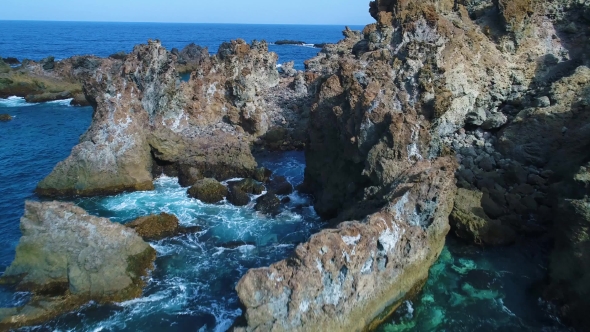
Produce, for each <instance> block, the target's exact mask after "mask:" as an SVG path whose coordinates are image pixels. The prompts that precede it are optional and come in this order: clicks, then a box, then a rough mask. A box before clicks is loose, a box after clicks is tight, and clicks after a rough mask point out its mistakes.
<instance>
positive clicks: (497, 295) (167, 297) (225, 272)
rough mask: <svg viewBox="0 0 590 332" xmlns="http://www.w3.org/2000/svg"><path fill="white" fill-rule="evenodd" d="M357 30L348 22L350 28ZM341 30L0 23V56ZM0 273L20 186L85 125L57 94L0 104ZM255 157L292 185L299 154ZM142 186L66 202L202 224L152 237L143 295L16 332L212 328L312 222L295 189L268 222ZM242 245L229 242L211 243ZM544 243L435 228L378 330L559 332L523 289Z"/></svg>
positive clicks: (20, 298)
mask: <svg viewBox="0 0 590 332" xmlns="http://www.w3.org/2000/svg"><path fill="white" fill-rule="evenodd" d="M351 28H353V29H362V27H354V26H353V27H351ZM343 29H344V27H343V26H298V25H227V24H150V23H82V22H16V21H0V56H2V57H9V56H11V57H17V58H19V59H21V60H22V59H24V58H29V59H34V60H39V59H42V58H44V57H47V56H49V55H51V56H55V57H56V58H57V59H63V58H66V57H70V56H73V55H84V54H94V55H97V56H108V55H109V54H112V53H116V52H118V51H127V52H128V51H131V49H132V48H133V46H134V45H135V44H137V43H145V42H146V41H147V39H150V38H151V39H160V40H161V41H162V43H163V45H164V46H166V47H167V48H172V47H176V48H179V49H181V48H182V47H184V46H185V45H186V44H188V43H191V42H194V43H197V44H199V45H201V46H207V47H209V51H210V52H212V53H214V52H216V50H217V48H218V47H219V45H220V44H221V43H222V42H224V41H229V40H231V39H235V38H243V39H245V40H247V41H251V40H253V39H257V40H262V39H264V40H267V41H269V42H274V41H276V40H281V39H293V40H302V41H305V42H307V43H323V42H336V41H338V40H339V39H341V36H342V35H341V31H342V30H343ZM269 47H270V50H271V51H274V52H276V53H277V54H278V55H279V57H280V62H286V61H295V62H296V67H297V68H299V69H301V68H303V62H304V61H305V60H306V59H308V58H310V57H313V56H314V55H316V54H317V52H318V51H319V50H318V49H315V48H312V47H305V46H293V45H283V46H279V45H272V44H271V45H270V46H269ZM1 113H8V114H11V115H13V116H14V117H15V118H14V119H13V120H12V121H10V122H6V123H2V122H0V169H2V171H3V176H2V177H0V209H1V211H2V214H1V215H0V232H1V233H2V236H1V237H0V271H3V270H4V269H5V268H6V267H7V266H8V265H9V264H10V262H11V261H12V259H13V258H14V252H15V247H16V245H17V243H18V240H19V238H20V231H19V219H20V217H21V216H22V213H23V208H24V200H26V199H38V198H37V197H35V195H34V193H33V190H34V188H35V186H36V184H37V183H38V182H39V181H40V180H41V179H43V177H45V176H46V175H47V174H49V172H50V171H51V170H52V168H53V167H54V166H55V164H57V163H58V162H59V161H61V160H63V159H64V158H66V157H67V156H68V155H69V153H70V150H71V148H72V147H73V146H74V145H76V144H77V142H78V138H79V136H80V135H81V134H82V133H83V132H84V131H85V130H86V129H87V128H88V126H89V124H90V121H91V117H92V109H91V108H88V107H71V106H69V104H68V101H58V102H51V103H42V104H29V103H26V102H25V101H24V100H23V99H22V98H9V99H0V114H1ZM258 162H259V164H261V165H264V166H266V167H268V168H270V169H273V170H274V171H275V172H276V173H278V174H282V175H284V176H286V177H287V178H288V179H289V180H290V181H291V182H292V183H293V184H295V185H296V184H298V183H300V182H301V181H302V180H303V171H304V168H305V157H304V155H303V154H302V153H301V152H287V153H277V154H269V155H260V156H258ZM155 187H156V190H154V191H152V192H137V193H126V194H121V195H116V196H111V197H95V198H87V199H77V200H75V201H74V202H75V203H76V204H78V205H80V206H81V207H83V208H85V209H87V211H88V212H89V213H91V214H94V215H98V216H103V217H108V218H110V219H111V220H112V221H115V222H121V223H125V222H127V221H129V220H132V219H133V218H136V217H138V216H142V215H146V214H150V213H159V212H168V213H173V214H175V215H176V216H177V217H178V218H179V219H180V222H181V224H183V225H185V226H193V225H198V226H201V227H202V229H203V231H202V232H200V233H196V234H192V235H184V236H180V237H175V238H171V239H166V240H162V241H156V242H152V243H151V245H152V246H153V247H154V248H155V249H156V251H157V253H158V258H157V260H156V266H157V269H156V270H155V272H154V273H153V274H152V275H151V277H150V279H149V281H148V285H147V287H146V289H145V292H144V295H143V296H142V297H141V298H139V299H136V300H132V301H127V302H124V303H118V304H114V305H109V306H100V305H97V304H95V303H89V304H88V305H86V306H85V307H84V308H81V309H80V310H78V311H75V312H72V313H69V314H66V315H63V316H60V317H58V318H56V319H54V320H52V321H50V322H47V323H45V324H42V325H40V326H35V327H27V328H23V329H21V330H22V331H225V330H226V329H227V328H228V327H229V326H231V324H232V322H233V320H234V319H235V318H236V317H237V316H239V315H240V314H241V311H240V306H239V303H238V299H237V294H236V293H235V290H234V287H235V284H236V283H237V281H238V280H239V279H240V277H241V276H242V275H243V274H244V273H245V271H247V269H249V268H252V267H259V266H266V265H269V264H271V263H272V262H274V261H277V260H280V259H283V258H285V257H288V256H289V255H290V253H291V252H292V251H293V249H294V248H295V246H296V244H297V243H300V242H303V241H305V240H306V239H307V238H309V236H310V235H311V234H313V233H314V232H316V231H318V230H319V229H320V228H321V227H322V223H321V220H320V219H319V218H318V217H317V215H316V214H315V212H314V211H313V208H311V207H310V204H311V200H310V198H309V197H306V196H304V195H301V194H299V193H297V192H295V193H293V194H292V195H290V198H291V203H289V205H288V208H287V209H286V210H285V211H284V212H283V213H281V214H280V215H278V216H277V217H274V218H270V217H264V216H261V215H259V214H256V213H255V212H254V211H253V209H252V206H247V207H243V208H237V207H233V206H231V205H229V204H227V203H220V204H203V203H201V202H199V201H196V200H194V199H190V198H188V196H187V195H186V188H182V187H180V186H179V185H178V183H177V181H176V179H174V178H168V177H162V178H159V179H157V180H156V181H155ZM231 241H242V242H243V243H244V245H242V246H239V247H237V248H234V249H228V248H224V245H223V244H224V243H227V242H231ZM547 252H548V248H547V247H546V246H544V245H542V244H540V243H539V242H538V241H535V240H523V241H521V243H519V244H518V245H515V246H512V247H506V248H494V249H491V248H480V247H471V246H465V245H463V244H461V243H459V242H457V240H456V239H454V238H453V237H452V236H449V239H448V241H447V246H446V248H445V251H444V252H443V254H442V255H441V258H440V259H439V262H438V263H437V264H436V265H435V266H433V267H432V269H431V274H430V278H429V280H428V282H427V284H426V287H425V288H424V290H423V291H422V292H421V294H420V295H419V296H418V297H417V298H416V299H413V300H412V301H407V302H406V303H404V305H403V306H402V308H401V309H400V310H399V311H398V313H396V314H395V316H394V317H393V318H392V319H390V320H389V321H388V322H386V323H385V324H383V325H382V326H381V327H380V328H379V330H380V331H387V332H393V331H476V330H477V331H567V330H568V329H567V328H566V327H564V326H563V325H562V324H561V323H560V322H559V321H558V319H557V318H555V317H554V315H553V314H552V307H551V305H550V304H548V303H545V302H543V301H541V300H540V297H539V294H538V293H536V291H535V287H534V286H535V285H536V284H537V283H538V282H540V281H542V279H543V278H544V277H545V275H546V272H547V271H546V266H547ZM27 299H28V295H27V294H26V293H18V292H17V293H14V292H12V291H10V290H8V289H0V307H5V306H17V305H21V304H22V303H24V302H25V301H26V300H27Z"/></svg>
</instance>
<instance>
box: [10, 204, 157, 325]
mask: <svg viewBox="0 0 590 332" xmlns="http://www.w3.org/2000/svg"><path fill="white" fill-rule="evenodd" d="M21 232H22V237H21V239H20V242H19V244H18V246H17V249H16V258H15V260H14V261H13V262H12V264H11V265H10V266H9V267H8V269H6V271H5V272H4V275H3V276H2V278H1V279H0V282H1V283H2V284H14V285H16V288H17V289H18V290H21V291H28V292H31V293H32V298H31V300H30V302H29V303H27V304H25V305H24V306H23V307H18V308H3V309H0V328H2V329H3V330H4V329H9V328H16V327H20V326H23V325H31V324H35V323H40V322H43V321H44V320H47V319H50V318H53V317H55V316H57V315H59V314H62V313H65V312H68V311H71V310H74V309H76V308H77V307H79V306H81V305H83V304H85V303H87V302H89V301H97V302H99V303H107V302H113V301H119V302H120V301H125V300H129V299H132V298H135V297H138V296H140V295H141V292H142V287H143V285H144V282H143V280H142V277H144V276H146V275H147V273H148V272H149V271H150V270H151V269H152V268H153V262H154V260H155V258H156V251H155V250H154V249H153V248H152V247H150V246H149V245H148V244H147V243H146V242H144V241H143V240H142V239H141V238H140V237H139V236H138V235H137V234H136V233H135V232H134V231H132V230H130V229H128V228H126V227H125V226H122V225H120V224H115V223H112V222H111V221H109V220H108V219H104V218H97V217H92V216H89V215H88V214H87V213H86V211H84V210H82V209H81V208H79V207H76V206H75V205H73V204H70V203H59V202H46V203H38V202H27V203H26V206H25V214H24V216H23V217H22V219H21Z"/></svg>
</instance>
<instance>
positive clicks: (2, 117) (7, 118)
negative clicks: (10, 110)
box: [0, 114, 12, 122]
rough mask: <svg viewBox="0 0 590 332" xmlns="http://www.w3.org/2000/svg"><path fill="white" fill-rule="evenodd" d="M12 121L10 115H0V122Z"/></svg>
mask: <svg viewBox="0 0 590 332" xmlns="http://www.w3.org/2000/svg"><path fill="white" fill-rule="evenodd" d="M10 120H12V116H11V115H10V114H0V122H7V121H10Z"/></svg>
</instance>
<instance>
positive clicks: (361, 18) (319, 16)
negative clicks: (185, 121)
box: [0, 0, 373, 25]
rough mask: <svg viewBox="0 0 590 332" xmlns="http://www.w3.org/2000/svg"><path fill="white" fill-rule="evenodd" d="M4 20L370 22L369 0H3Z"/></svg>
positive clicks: (360, 23) (2, 16) (2, 15)
mask: <svg viewBox="0 0 590 332" xmlns="http://www.w3.org/2000/svg"><path fill="white" fill-rule="evenodd" d="M2 8H3V10H1V11H0V20H45V21H109V22H111V21H112V22H185V23H269V24H338V25H345V24H348V25H365V24H368V23H371V22H373V19H372V18H371V16H370V15H369V13H368V10H369V0H28V1H27V0H2Z"/></svg>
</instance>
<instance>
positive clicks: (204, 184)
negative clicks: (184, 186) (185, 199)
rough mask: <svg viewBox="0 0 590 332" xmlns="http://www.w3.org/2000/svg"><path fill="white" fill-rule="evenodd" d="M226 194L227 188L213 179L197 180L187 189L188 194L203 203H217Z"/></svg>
mask: <svg viewBox="0 0 590 332" xmlns="http://www.w3.org/2000/svg"><path fill="white" fill-rule="evenodd" d="M227 194H228V190H227V188H226V187H225V186H224V185H222V184H221V183H219V182H217V180H215V179H210V178H207V179H203V180H199V181H197V183H195V184H194V185H193V186H192V187H191V188H190V189H189V190H188V195H189V196H190V197H193V198H196V199H198V200H200V201H202V202H204V203H209V204H211V203H217V202H219V201H222V200H223V198H224V197H226V196H227Z"/></svg>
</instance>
